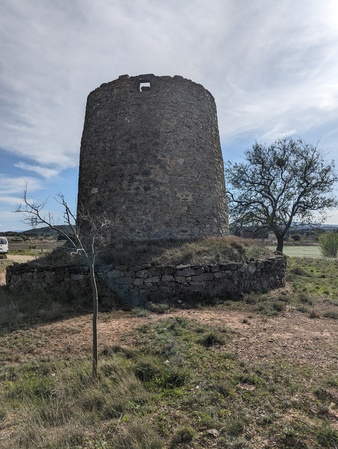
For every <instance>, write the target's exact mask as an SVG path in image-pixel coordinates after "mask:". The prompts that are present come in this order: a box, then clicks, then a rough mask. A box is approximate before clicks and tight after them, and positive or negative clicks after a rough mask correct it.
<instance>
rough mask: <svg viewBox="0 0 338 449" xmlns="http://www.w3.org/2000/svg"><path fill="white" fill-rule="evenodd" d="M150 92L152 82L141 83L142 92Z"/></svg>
mask: <svg viewBox="0 0 338 449" xmlns="http://www.w3.org/2000/svg"><path fill="white" fill-rule="evenodd" d="M146 90H150V81H140V92H145V91H146Z"/></svg>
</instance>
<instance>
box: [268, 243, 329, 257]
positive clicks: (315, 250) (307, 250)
mask: <svg viewBox="0 0 338 449" xmlns="http://www.w3.org/2000/svg"><path fill="white" fill-rule="evenodd" d="M269 248H271V249H272V250H274V249H275V247H273V246H269ZM283 252H284V254H286V255H287V256H290V257H312V258H314V259H318V258H321V257H323V256H322V253H321V251H320V247H319V246H284V248H283Z"/></svg>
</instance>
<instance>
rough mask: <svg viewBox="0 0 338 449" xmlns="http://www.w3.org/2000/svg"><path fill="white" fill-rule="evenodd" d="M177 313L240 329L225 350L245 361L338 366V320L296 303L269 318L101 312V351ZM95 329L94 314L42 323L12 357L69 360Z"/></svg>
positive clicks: (86, 347)
mask: <svg viewBox="0 0 338 449" xmlns="http://www.w3.org/2000/svg"><path fill="white" fill-rule="evenodd" d="M178 316H180V317H185V318H187V319H191V320H194V321H196V322H198V323H200V324H203V325H206V326H210V328H211V327H213V326H217V327H219V328H227V329H228V330H229V332H230V333H235V335H233V334H232V338H230V339H229V341H228V343H227V344H226V345H225V346H224V351H226V352H233V353H235V354H237V355H238V356H239V357H240V358H241V359H243V360H248V361H251V362H254V363H257V364H259V363H263V362H264V361H266V360H268V359H271V358H274V359H275V360H276V361H277V360H278V359H279V358H284V359H285V358H287V359H288V360H289V362H290V363H293V362H296V363H297V364H301V365H302V364H314V365H316V366H318V367H321V371H334V372H336V371H337V370H338V362H337V357H336V355H337V353H338V321H337V320H332V319H329V318H316V319H311V318H309V316H308V315H307V314H304V313H300V312H298V311H296V310H295V309H294V308H291V307H290V308H289V309H288V310H287V311H286V312H285V313H283V314H280V315H278V316H277V317H269V318H267V317H265V316H260V315H257V314H252V315H250V313H248V312H247V311H241V310H238V311H237V310H227V309H225V308H223V309H220V308H210V309H204V310H177V311H174V312H172V313H167V314H164V315H157V314H149V316H147V317H136V316H134V315H133V314H132V313H131V312H111V313H109V314H101V315H100V318H99V344H100V350H102V349H104V348H109V347H110V348H111V347H112V346H114V345H122V346H124V345H126V346H127V345H128V344H130V343H131V342H132V341H133V340H134V339H135V338H137V333H135V329H136V328H138V327H139V326H142V325H144V324H152V323H156V322H159V321H162V320H165V319H167V318H168V317H178ZM91 332H92V323H91V315H83V316H80V317H76V318H70V319H66V320H63V321H59V322H55V323H52V324H45V325H41V326H38V327H36V328H34V329H32V330H31V333H32V337H33V336H34V337H38V338H39V344H38V346H37V347H36V348H35V349H32V348H31V349H30V352H29V353H28V354H20V355H18V354H13V359H12V361H15V362H19V361H23V359H25V360H27V359H31V358H36V357H49V356H51V357H56V358H58V357H64V356H65V352H66V354H67V357H69V358H72V357H73V356H74V355H75V354H77V355H78V354H80V353H87V354H90V350H91ZM35 334H37V335H35ZM17 357H19V358H20V359H19V360H18V358H17ZM21 358H23V359H21ZM10 359H11V357H10Z"/></svg>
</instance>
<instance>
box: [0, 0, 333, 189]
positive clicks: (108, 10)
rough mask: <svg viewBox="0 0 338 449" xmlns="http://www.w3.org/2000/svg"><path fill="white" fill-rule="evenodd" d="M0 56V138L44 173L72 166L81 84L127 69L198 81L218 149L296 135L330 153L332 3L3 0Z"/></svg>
mask: <svg viewBox="0 0 338 449" xmlns="http://www.w3.org/2000/svg"><path fill="white" fill-rule="evenodd" d="M0 54H1V55H2V59H1V71H0V135H1V140H0V147H1V148H3V149H7V150H9V151H10V153H11V154H12V155H14V156H15V157H16V158H17V161H16V162H15V166H16V167H18V168H21V169H25V170H31V171H33V172H35V173H37V174H39V175H40V176H43V177H45V178H46V179H49V178H50V177H54V176H56V175H57V172H58V171H59V170H60V171H62V170H63V169H68V168H73V167H76V166H77V165H78V155H79V148H80V139H81V133H82V127H83V120H84V113H85V103H86V97H87V95H88V94H89V92H90V91H91V90H93V89H95V88H96V87H98V86H99V85H100V84H102V83H104V82H107V81H110V80H113V79H116V78H117V77H118V76H119V75H121V74H126V73H128V74H129V75H138V74H141V73H154V74H156V75H175V74H178V75H182V76H184V77H186V78H190V79H192V80H193V81H196V82H198V83H201V84H202V85H204V86H205V87H206V88H207V89H208V90H209V91H210V92H211V93H212V94H213V96H214V97H215V100H216V104H217V108H218V116H219V128H220V132H221V139H222V143H223V147H224V151H225V152H229V151H231V146H232V144H233V142H235V141H236V142H241V141H245V142H251V143H253V142H254V141H255V140H263V141H264V140H265V139H267V140H269V139H271V140H273V139H275V138H278V137H279V136H281V135H285V134H291V133H295V134H299V135H300V136H301V137H304V138H306V139H307V140H309V138H311V139H314V140H315V141H317V140H318V139H321V143H322V144H323V145H324V146H325V147H328V148H330V149H332V151H333V152H334V154H335V157H338V147H337V141H338V130H337V126H336V123H337V115H338V106H337V105H338V82H337V72H338V3H337V1H336V0H326V1H325V2H318V0H297V1H296V2H295V1H294V0H283V2H271V1H268V0H255V1H254V2H249V1H248V0H210V1H208V2H206V1H205V0H190V1H188V2H182V1H181V0H169V1H166V2H164V1H162V2H159V1H158V0H138V1H137V2H135V1H134V0H123V1H121V0H95V2H94V1H92V0H72V1H69V0H58V1H55V0H44V1H41V0H2V1H1V2H0ZM244 149H245V148H243V150H244ZM23 158H28V159H29V160H30V162H29V163H26V162H25V163H24V162H21V161H22V159H23ZM0 181H1V179H0ZM40 187H43V184H42V183H40ZM73 196H75V195H74V194H73Z"/></svg>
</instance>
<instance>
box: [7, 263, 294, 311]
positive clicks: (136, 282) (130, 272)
mask: <svg viewBox="0 0 338 449" xmlns="http://www.w3.org/2000/svg"><path fill="white" fill-rule="evenodd" d="M285 270H286V258H285V257H284V256H276V257H273V258H269V259H266V260H252V261H250V262H249V263H247V264H242V263H235V262H228V263H223V264H218V265H203V266H186V265H184V266H183V265H181V266H160V267H146V268H140V267H125V266H120V267H112V266H105V267H100V268H98V269H97V278H98V280H99V284H100V285H101V288H102V287H103V286H104V287H105V288H104V293H103V296H104V297H105V303H107V302H108V303H109V298H107V296H109V293H107V291H110V292H114V293H115V294H116V295H117V296H118V297H119V298H121V300H122V302H123V303H124V305H125V306H127V307H136V306H142V305H144V304H146V303H147V302H155V303H158V302H160V303H168V304H175V303H176V302H178V303H181V302H183V303H186V302H187V303H190V304H191V303H193V302H194V301H197V300H203V299H212V298H220V299H222V298H224V299H227V298H231V297H238V296H240V294H242V293H248V292H251V291H267V290H270V289H273V288H278V287H282V286H283V285H284V284H285ZM6 278H7V285H8V287H9V288H10V289H19V290H27V289H29V290H32V289H37V290H47V291H53V290H54V291H57V290H58V289H59V290H61V291H63V292H64V293H65V294H67V291H69V290H71V291H72V292H75V291H77V292H78V293H79V294H81V292H82V293H86V294H88V292H89V296H90V284H89V281H88V269H87V267H83V266H63V267H37V268H32V267H29V266H28V265H17V266H10V267H8V268H7V273H6ZM107 287H108V289H107ZM101 296H102V295H101ZM110 296H114V295H111V294H110Z"/></svg>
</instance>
